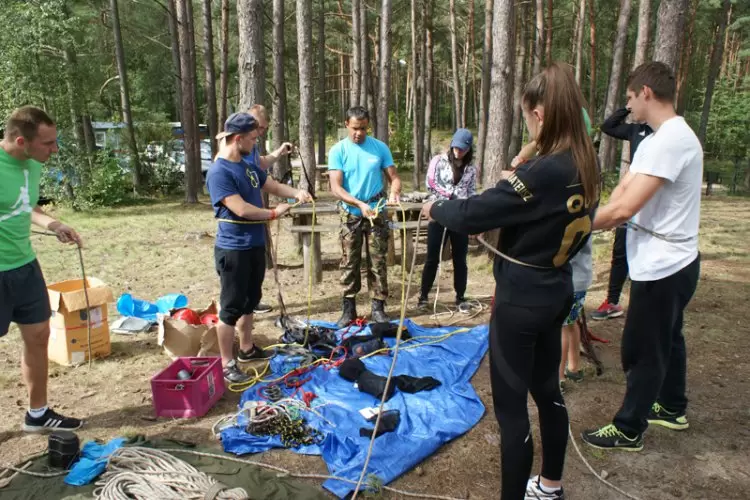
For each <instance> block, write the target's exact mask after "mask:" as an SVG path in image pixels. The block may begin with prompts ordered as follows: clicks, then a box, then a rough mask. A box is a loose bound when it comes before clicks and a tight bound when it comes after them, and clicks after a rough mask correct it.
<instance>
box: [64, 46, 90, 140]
mask: <svg viewBox="0 0 750 500" xmlns="http://www.w3.org/2000/svg"><path fill="white" fill-rule="evenodd" d="M63 56H64V58H65V86H66V89H67V94H68V95H67V98H68V112H69V114H70V126H71V129H72V130H73V140H74V142H75V144H76V146H78V149H79V151H81V152H88V149H87V148H86V139H85V137H84V135H83V124H82V123H81V110H80V107H81V106H80V100H79V98H78V95H79V94H78V88H77V87H78V85H77V82H78V59H77V57H76V53H75V48H74V47H72V44H71V45H69V46H66V47H65V51H64V54H63Z"/></svg>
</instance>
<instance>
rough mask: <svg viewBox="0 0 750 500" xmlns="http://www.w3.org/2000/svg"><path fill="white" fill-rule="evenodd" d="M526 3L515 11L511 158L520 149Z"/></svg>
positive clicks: (509, 149) (526, 30)
mask: <svg viewBox="0 0 750 500" xmlns="http://www.w3.org/2000/svg"><path fill="white" fill-rule="evenodd" d="M528 8H529V7H528V5H526V4H524V5H523V8H522V9H519V12H517V13H516V16H515V19H516V43H517V52H516V54H517V55H516V69H515V73H514V75H513V122H512V124H511V132H510V146H509V147H508V157H509V158H513V157H514V156H515V155H517V154H518V152H519V151H520V150H521V133H522V126H523V125H522V121H523V120H522V116H523V115H522V112H521V97H522V95H523V86H524V85H525V82H524V69H525V67H526V42H527V36H528V32H529V30H528V28H527V25H526V23H525V22H524V21H525V19H526V15H527V12H528Z"/></svg>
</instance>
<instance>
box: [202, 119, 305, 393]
mask: <svg viewBox="0 0 750 500" xmlns="http://www.w3.org/2000/svg"><path fill="white" fill-rule="evenodd" d="M257 128H258V122H257V121H256V120H255V119H254V118H253V117H252V116H250V115H249V114H247V113H234V114H233V115H232V116H230V117H229V118H227V121H226V122H225V124H224V132H222V133H220V134H219V135H218V136H216V138H217V139H219V140H220V141H221V146H220V148H219V152H218V154H217V155H216V161H215V162H214V163H213V164H212V165H211V168H209V170H208V174H207V175H206V186H207V187H208V194H209V195H210V196H211V204H212V205H213V208H214V217H215V218H216V219H217V220H218V221H219V229H218V232H217V234H216V247H215V249H214V258H215V262H216V271H217V273H218V274H219V278H220V281H221V296H220V299H219V303H220V306H221V310H220V311H219V325H218V327H217V334H218V337H219V352H220V353H221V363H222V365H223V367H224V379H225V380H226V381H227V382H228V383H234V384H236V383H242V382H246V381H248V380H250V377H249V376H247V375H246V374H245V373H244V372H243V371H242V370H240V368H239V366H238V365H237V360H238V361H241V362H246V361H251V360H253V359H259V358H263V357H265V355H264V353H263V350H262V349H261V348H259V347H258V346H256V345H255V344H254V343H253V338H252V332H253V311H254V309H255V307H256V306H257V305H258V303H259V302H260V299H261V295H262V293H261V292H262V287H263V278H264V277H265V272H266V261H265V245H266V235H265V227H264V224H265V223H266V222H267V221H269V220H273V219H276V218H277V217H280V216H281V215H283V214H284V213H286V212H287V211H288V210H289V205H288V204H286V203H280V204H278V205H277V206H276V208H274V209H266V208H263V199H262V197H261V191H264V192H267V193H270V194H273V195H275V196H279V197H282V198H296V199H298V200H299V201H301V202H310V201H312V197H311V196H310V194H309V193H307V192H306V191H297V190H295V189H293V188H291V187H289V186H287V185H284V184H280V183H278V182H276V181H275V180H273V179H272V178H270V177H267V175H266V173H265V172H264V171H263V170H261V169H260V168H258V166H257V165H254V164H253V163H250V162H247V161H246V160H244V159H243V157H244V156H247V155H248V154H250V152H251V151H252V149H253V146H254V145H255V141H256V139H257V137H258V131H257ZM222 139H225V140H222ZM235 327H236V328H237V329H238V330H239V332H240V350H239V353H238V355H237V360H235V359H234V354H233V346H234V331H235Z"/></svg>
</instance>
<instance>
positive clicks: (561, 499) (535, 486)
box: [524, 476, 565, 500]
mask: <svg viewBox="0 0 750 500" xmlns="http://www.w3.org/2000/svg"><path fill="white" fill-rule="evenodd" d="M524 500H565V493H563V490H562V488H560V489H559V490H555V491H554V492H552V493H547V492H546V491H544V490H543V489H542V487H541V485H540V484H539V476H534V477H532V478H531V479H529V482H528V483H526V496H525V497H524Z"/></svg>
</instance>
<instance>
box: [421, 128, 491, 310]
mask: <svg viewBox="0 0 750 500" xmlns="http://www.w3.org/2000/svg"><path fill="white" fill-rule="evenodd" d="M473 143H474V138H473V137H472V135H471V132H470V131H468V130H467V129H465V128H461V129H458V130H456V133H455V134H453V139H452V140H451V145H450V149H449V150H448V152H447V153H443V154H439V155H437V156H435V157H434V158H433V159H432V161H430V166H429V168H428V169H427V178H426V183H427V189H428V191H429V192H430V198H429V200H431V201H436V200H455V199H464V198H468V197H469V196H474V195H475V194H476V192H477V168H476V166H475V165H474V163H473V161H472V160H473V156H474V150H473V147H472V146H473ZM447 239H450V242H451V253H452V256H453V289H454V290H455V292H456V305H457V306H458V309H459V311H461V312H464V313H466V312H469V309H470V305H469V303H467V302H466V298H465V297H464V295H465V293H466V282H467V280H468V275H469V269H468V267H467V265H466V255H467V253H468V251H469V236H468V235H466V234H464V233H460V232H456V231H448V230H447V229H446V228H445V227H443V226H441V225H440V224H438V223H437V222H435V221H432V222H430V223H429V224H428V226H427V259H426V261H425V264H424V269H423V270H422V287H421V293H420V295H419V303H418V306H419V307H420V308H424V307H427V306H428V299H427V296H428V294H429V292H430V289H431V288H432V285H433V283H434V282H435V276H436V274H437V269H438V263H439V262H440V248H441V246H442V245H443V241H444V240H447Z"/></svg>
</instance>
